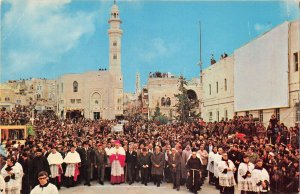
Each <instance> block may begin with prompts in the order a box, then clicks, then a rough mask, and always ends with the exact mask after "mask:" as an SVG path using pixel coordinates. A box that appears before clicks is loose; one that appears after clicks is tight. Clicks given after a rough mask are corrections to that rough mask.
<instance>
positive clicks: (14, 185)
mask: <svg viewBox="0 0 300 194" xmlns="http://www.w3.org/2000/svg"><path fill="white" fill-rule="evenodd" d="M6 167H7V164H5V166H4V167H3V168H2V170H1V175H2V176H3V178H5V177H6V176H9V174H8V173H7V171H6V170H5V169H6ZM12 172H13V173H14V174H15V179H12V178H10V180H9V181H8V182H6V184H5V191H6V193H7V194H10V193H20V191H21V187H22V184H21V183H22V176H23V175H22V173H23V168H22V166H21V167H20V166H19V165H16V164H15V165H14V166H13V167H12Z"/></svg>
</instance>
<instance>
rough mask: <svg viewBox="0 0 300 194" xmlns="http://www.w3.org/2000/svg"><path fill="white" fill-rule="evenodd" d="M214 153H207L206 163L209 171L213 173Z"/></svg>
mask: <svg viewBox="0 0 300 194" xmlns="http://www.w3.org/2000/svg"><path fill="white" fill-rule="evenodd" d="M215 155H216V154H215V153H214V152H209V154H208V163H207V170H208V171H209V172H211V173H214V164H213V161H214V157H215Z"/></svg>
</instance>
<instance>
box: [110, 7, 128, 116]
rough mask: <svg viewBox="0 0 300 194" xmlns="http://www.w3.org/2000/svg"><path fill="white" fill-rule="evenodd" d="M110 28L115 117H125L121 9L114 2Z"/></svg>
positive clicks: (112, 112) (113, 112)
mask: <svg viewBox="0 0 300 194" xmlns="http://www.w3.org/2000/svg"><path fill="white" fill-rule="evenodd" d="M108 23H109V25H110V28H109V29H108V36H109V71H110V74H111V75H112V78H113V83H112V86H113V88H114V89H113V90H114V95H113V102H114V105H113V111H111V112H110V113H111V114H114V116H115V117H116V116H121V115H123V98H124V95H123V75H122V70H121V37H122V34H123V31H122V29H121V28H120V24H121V23H122V21H121V20H120V15H119V8H118V6H117V4H116V1H114V4H113V6H112V8H111V12H110V18H109V20H108Z"/></svg>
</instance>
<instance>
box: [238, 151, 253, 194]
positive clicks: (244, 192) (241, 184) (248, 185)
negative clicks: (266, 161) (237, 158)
mask: <svg viewBox="0 0 300 194" xmlns="http://www.w3.org/2000/svg"><path fill="white" fill-rule="evenodd" d="M253 169H254V164H253V163H251V162H250V161H249V156H248V155H247V154H244V155H243V162H242V163H240V165H239V168H238V173H237V174H238V189H239V191H241V194H250V193H252V182H251V176H252V171H253Z"/></svg>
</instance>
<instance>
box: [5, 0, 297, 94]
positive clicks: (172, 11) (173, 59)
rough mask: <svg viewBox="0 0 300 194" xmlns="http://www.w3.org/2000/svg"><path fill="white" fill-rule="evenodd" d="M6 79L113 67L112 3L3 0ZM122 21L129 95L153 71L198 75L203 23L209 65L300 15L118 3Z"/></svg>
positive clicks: (218, 5)
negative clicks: (212, 59)
mask: <svg viewBox="0 0 300 194" xmlns="http://www.w3.org/2000/svg"><path fill="white" fill-rule="evenodd" d="M0 2H1V82H5V81H7V80H11V79H20V78H25V79H26V78H29V77H45V78H49V79H55V78H57V77H59V76H60V75H62V74H66V73H82V72H86V71H91V70H97V69H98V68H100V67H101V68H108V35H107V30H108V28H109V25H108V23H107V20H108V18H109V13H110V9H111V6H112V4H113V1H112V0H111V1H96V0H90V1H89V0H85V1H84V0H44V1H37V0H27V1H24V0H2V1H0ZM117 4H118V6H119V9H120V17H121V20H122V21H123V23H122V25H121V27H122V29H123V32H124V33H123V37H122V71H123V76H124V89H125V91H127V92H129V91H131V92H133V91H134V90H135V75H136V73H137V72H140V74H141V82H142V85H145V84H146V82H147V77H148V74H149V72H154V71H162V72H171V73H173V74H175V75H180V74H183V75H184V76H185V77H186V78H188V79H191V78H193V77H199V71H200V69H199V67H198V66H197V64H198V62H199V21H201V24H202V51H203V52H202V58H203V66H204V68H205V67H207V66H208V65H209V61H210V56H211V54H212V53H213V54H214V55H215V58H216V59H217V60H218V59H219V57H220V55H221V54H223V53H224V52H226V53H228V54H232V53H233V51H234V50H235V49H237V48H239V47H240V46H242V45H244V44H246V43H247V42H249V41H250V40H252V39H254V38H255V37H257V36H258V35H260V34H262V33H264V32H266V31H268V30H270V29H272V28H273V27H275V26H277V25H279V24H281V23H282V22H284V21H286V20H288V21H291V20H294V19H297V18H299V10H298V6H297V1H296V0H287V1H224V0H223V1H167V0H166V1H150V0H149V1H133V0H127V1H117Z"/></svg>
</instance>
